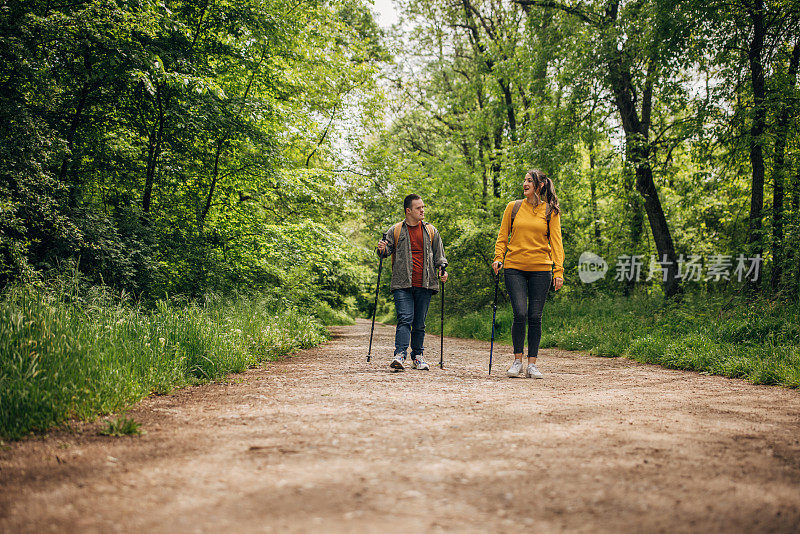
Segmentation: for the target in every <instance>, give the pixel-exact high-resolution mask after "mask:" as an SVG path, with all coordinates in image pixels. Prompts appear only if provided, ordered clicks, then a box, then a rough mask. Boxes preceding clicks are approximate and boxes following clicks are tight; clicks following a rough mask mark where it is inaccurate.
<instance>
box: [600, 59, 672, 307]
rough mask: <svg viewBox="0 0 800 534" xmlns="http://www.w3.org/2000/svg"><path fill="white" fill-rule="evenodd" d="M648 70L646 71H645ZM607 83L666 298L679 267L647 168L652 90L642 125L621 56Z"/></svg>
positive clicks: (646, 96)
mask: <svg viewBox="0 0 800 534" xmlns="http://www.w3.org/2000/svg"><path fill="white" fill-rule="evenodd" d="M652 65H654V58H652V57H651V62H650V67H651V68H652ZM648 70H649V69H648ZM651 74H652V73H651V72H648V75H647V79H648V80H651V79H652V76H651ZM609 82H610V85H611V89H612V91H613V94H614V102H615V104H616V106H617V110H618V111H619V114H620V118H621V120H622V128H623V130H624V132H625V147H626V153H627V157H628V160H629V162H630V163H631V164H632V165H633V166H634V168H635V169H636V190H637V191H638V192H639V194H641V195H642V197H643V198H644V209H645V212H646V213H647V220H648V221H649V223H650V229H651V230H652V232H653V241H654V242H655V245H656V250H657V252H658V259H659V261H664V260H666V262H667V263H666V264H665V267H666V270H667V279H666V280H665V281H664V293H665V294H666V296H667V297H673V296H675V295H677V294H678V292H679V291H680V287H679V285H678V279H677V278H676V275H677V274H678V264H677V259H678V258H677V256H676V255H675V245H674V243H673V240H672V234H671V233H670V231H669V225H668V224H667V218H666V216H665V215H664V210H663V208H662V206H661V200H660V199H659V197H658V190H657V189H656V184H655V181H654V180H653V169H652V167H651V165H650V157H651V147H650V143H649V139H648V135H649V124H648V122H647V121H649V117H650V112H651V108H650V106H651V100H650V94H651V92H652V86H650V87H649V88H648V83H647V82H646V83H645V94H644V95H643V98H642V117H643V118H644V119H645V121H640V120H639V115H638V113H637V111H636V97H635V88H634V87H633V83H632V81H631V75H630V72H629V70H628V67H627V66H625V65H624V59H623V56H622V53H621V52H615V53H614V56H613V57H612V60H611V61H610V62H609Z"/></svg>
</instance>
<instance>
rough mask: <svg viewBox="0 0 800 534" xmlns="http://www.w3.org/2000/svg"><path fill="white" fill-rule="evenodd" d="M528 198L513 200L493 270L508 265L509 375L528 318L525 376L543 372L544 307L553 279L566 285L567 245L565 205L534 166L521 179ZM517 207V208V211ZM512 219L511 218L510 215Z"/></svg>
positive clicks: (517, 363) (517, 361) (518, 364)
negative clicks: (539, 357)
mask: <svg viewBox="0 0 800 534" xmlns="http://www.w3.org/2000/svg"><path fill="white" fill-rule="evenodd" d="M522 191H523V194H524V195H525V199H524V201H514V202H510V203H509V204H508V206H506V210H505V212H504V213H503V222H502V223H501V224H500V231H499V232H498V234H497V243H495V246H494V262H493V263H492V269H494V273H495V275H497V274H498V273H499V272H500V269H501V268H505V271H504V273H503V274H504V278H505V282H506V289H507V290H508V296H509V298H510V300H511V307H512V309H513V310H514V324H513V326H512V327H511V339H512V340H513V342H514V363H513V364H511V367H510V368H509V369H508V376H512V377H513V376H519V374H520V372H522V354H523V349H524V347H525V323H526V321H527V323H528V367H527V368H526V370H525V376H526V377H528V378H542V373H541V372H540V371H539V369H537V368H536V356H537V355H538V353H539V341H540V339H541V337H542V310H543V309H544V301H545V298H546V297H547V292H548V291H549V289H550V284H551V283H552V284H553V287H554V288H555V290H556V291H558V290H559V289H561V286H562V285H564V245H563V243H562V241H561V208H560V207H559V205H558V197H556V191H555V188H554V187H553V181H552V180H551V179H550V178H548V177H547V175H546V174H545V173H543V172H542V171H540V170H538V169H534V170H532V171H530V172H528V173H527V174H526V175H525V179H524V180H523V181H522ZM515 207H516V213H515ZM512 219H513V221H512Z"/></svg>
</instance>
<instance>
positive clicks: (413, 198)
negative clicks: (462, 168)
mask: <svg viewBox="0 0 800 534" xmlns="http://www.w3.org/2000/svg"><path fill="white" fill-rule="evenodd" d="M403 209H404V210H405V214H406V218H405V219H404V220H402V221H400V222H399V223H397V224H395V225H392V226H391V227H390V228H389V230H388V231H387V232H386V233H385V234H384V238H385V239H386V240H385V241H384V240H383V239H381V240H380V241H379V242H378V254H380V255H384V256H388V255H389V254H391V255H392V281H391V284H390V285H389V288H390V289H391V291H392V295H394V306H395V310H396V311H397V330H396V331H395V337H394V359H393V360H392V363H391V364H390V365H389V366H390V367H391V368H392V369H394V370H396V371H402V370H403V369H405V359H406V351H407V350H408V346H409V344H410V345H411V362H412V364H413V366H414V369H421V370H428V369H430V366H429V365H428V363H427V362H426V361H425V360H424V358H423V355H422V352H423V350H424V348H423V345H422V343H423V341H424V340H425V318H426V316H427V315H428V305H429V304H430V302H431V296H432V295H433V294H434V293H436V292H437V291H438V290H439V278H440V277H441V280H442V282H446V281H447V271H445V268H446V267H447V259H446V258H445V257H444V246H443V245H442V238H441V236H440V235H439V232H438V231H437V230H436V228H434V227H433V225H432V224H429V223H426V222H425V221H424V220H423V219H425V203H424V202H423V201H422V198H420V196H419V195H417V194H413V193H412V194H410V195H408V196H407V197H406V198H405V200H404V201H403Z"/></svg>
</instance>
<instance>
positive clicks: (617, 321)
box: [428, 295, 800, 388]
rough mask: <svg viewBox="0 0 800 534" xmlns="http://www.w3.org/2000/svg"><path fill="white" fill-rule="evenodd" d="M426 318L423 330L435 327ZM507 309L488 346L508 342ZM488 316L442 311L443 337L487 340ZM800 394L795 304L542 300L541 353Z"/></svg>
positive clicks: (799, 309) (799, 316) (714, 299)
mask: <svg viewBox="0 0 800 534" xmlns="http://www.w3.org/2000/svg"><path fill="white" fill-rule="evenodd" d="M431 317H432V316H429V320H428V330H429V331H430V332H432V333H438V330H439V328H438V327H439V321H438V320H436V321H432V320H431ZM512 321H513V317H512V314H511V309H510V306H509V305H505V306H502V307H500V308H499V309H498V311H497V322H496V332H495V340H499V341H502V342H505V343H510V342H511V323H512ZM491 323H492V311H491V309H489V310H481V311H476V312H470V313H466V314H461V313H455V312H450V313H448V316H447V318H446V321H445V334H446V335H451V336H456V337H467V338H474V339H484V340H488V339H489V338H490V335H491V326H492V324H491ZM556 346H557V347H560V348H563V349H566V350H584V351H588V352H589V353H590V354H593V355H597V356H625V357H628V358H631V359H634V360H637V361H641V362H646V363H653V364H658V365H663V366H665V367H669V368H674V369H686V370H692V371H699V372H706V373H711V374H717V375H721V376H727V377H732V378H743V379H746V380H749V381H751V382H753V383H756V384H775V385H782V386H786V387H791V388H797V387H800V305H798V304H797V303H787V302H778V301H769V300H759V299H747V298H744V297H730V296H710V295H691V296H688V297H687V298H686V299H685V300H684V302H682V303H680V304H676V303H664V301H662V300H660V299H658V298H648V297H645V296H637V297H630V298H623V297H607V296H598V297H594V298H591V299H567V298H563V299H562V298H559V299H555V300H551V301H548V302H547V304H546V305H545V309H544V318H543V320H542V341H541V347H543V348H547V347H556Z"/></svg>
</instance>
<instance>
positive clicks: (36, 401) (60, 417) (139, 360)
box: [0, 284, 327, 439]
mask: <svg viewBox="0 0 800 534" xmlns="http://www.w3.org/2000/svg"><path fill="white" fill-rule="evenodd" d="M325 339H327V330H326V329H325V327H324V326H323V325H322V323H321V322H320V321H319V320H318V319H316V318H314V317H309V316H304V315H302V314H300V313H299V312H298V311H297V310H296V309H293V308H283V307H281V305H280V304H279V303H277V302H275V301H270V300H267V299H264V298H248V297H237V298H235V299H222V298H215V297H212V298H209V299H207V301H206V302H204V303H202V304H188V305H186V304H184V305H171V304H169V303H167V302H164V301H161V302H158V303H157V305H156V306H155V308H154V309H153V310H144V309H143V308H141V307H140V306H136V305H132V304H130V303H126V302H124V301H122V300H121V299H119V298H114V297H112V295H111V294H110V293H109V292H107V290H104V289H101V288H93V289H91V290H90V291H88V292H81V291H79V290H77V289H76V286H70V285H69V284H62V285H61V286H60V287H57V288H54V287H47V288H43V287H38V288H37V287H34V286H31V285H24V286H17V287H12V288H9V289H7V290H6V291H5V292H4V293H3V294H2V295H0V436H4V437H6V438H11V439H16V438H19V437H21V436H23V435H25V434H27V433H29V432H31V431H44V430H46V429H48V428H51V427H53V426H54V425H58V424H59V423H62V422H63V421H65V420H67V419H68V418H71V417H79V418H91V417H93V416H95V415H97V414H100V413H108V412H112V411H116V410H119V409H120V408H123V407H125V406H128V405H130V404H131V403H133V402H135V401H137V400H139V399H141V398H143V397H145V396H147V395H149V394H152V393H166V392H169V391H170V390H172V389H174V388H178V387H182V386H186V385H191V384H197V383H201V382H206V381H209V380H213V379H216V378H220V377H222V376H224V375H225V374H227V373H233V372H240V371H243V370H244V369H246V368H247V367H250V366H253V365H256V364H257V363H259V362H261V361H264V360H268V359H274V358H276V357H279V356H281V355H286V354H289V353H292V352H294V351H297V350H298V349H301V348H306V347H311V346H314V345H316V344H319V343H320V342H322V341H324V340H325Z"/></svg>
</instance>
